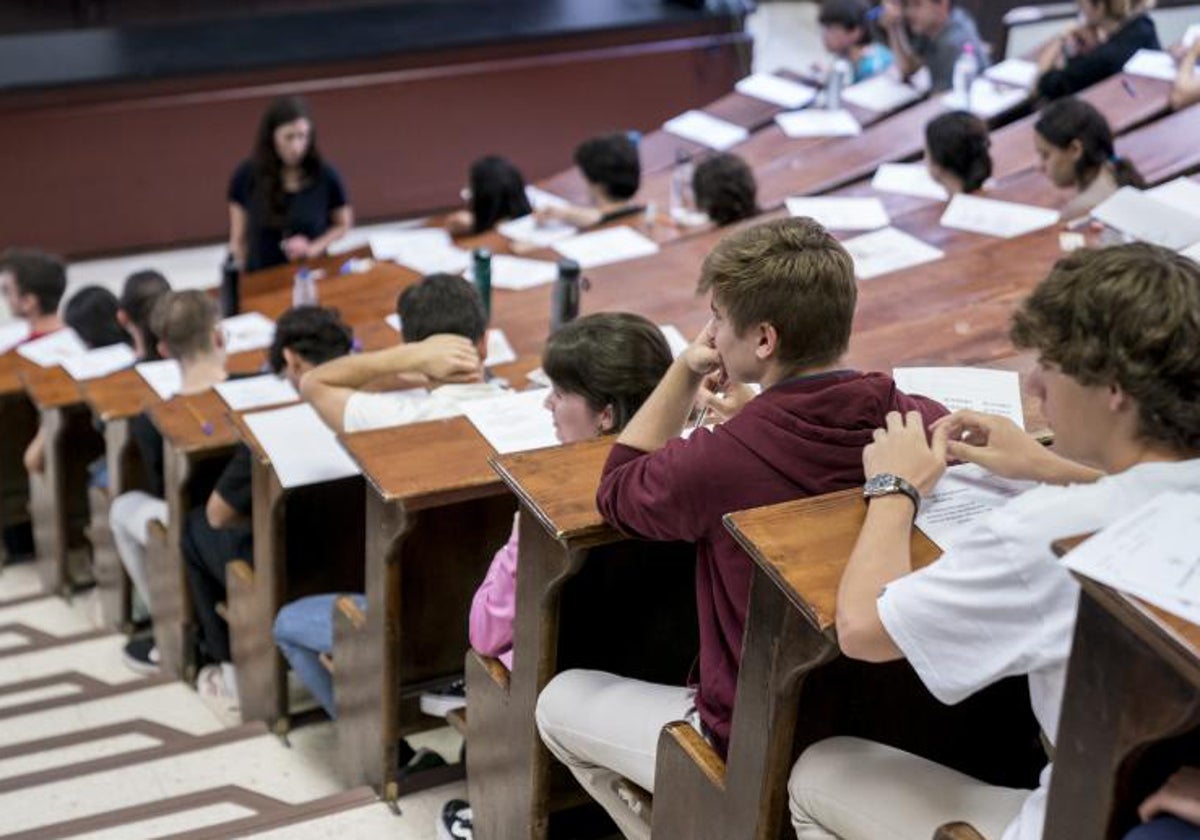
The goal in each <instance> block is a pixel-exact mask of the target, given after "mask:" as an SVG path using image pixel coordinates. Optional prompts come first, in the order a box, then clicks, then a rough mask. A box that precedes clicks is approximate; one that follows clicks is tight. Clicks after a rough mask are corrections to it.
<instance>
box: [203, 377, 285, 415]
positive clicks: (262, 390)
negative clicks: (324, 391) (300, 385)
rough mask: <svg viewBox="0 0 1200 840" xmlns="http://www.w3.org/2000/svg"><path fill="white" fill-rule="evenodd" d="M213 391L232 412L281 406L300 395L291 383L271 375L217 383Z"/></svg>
mask: <svg viewBox="0 0 1200 840" xmlns="http://www.w3.org/2000/svg"><path fill="white" fill-rule="evenodd" d="M213 389H214V390H215V391H216V392H217V393H218V394H220V395H221V399H223V400H225V404H226V405H227V406H229V407H230V408H231V409H232V410H234V411H249V410H251V409H253V408H265V407H266V406H269V405H283V404H284V403H293V402H296V401H297V400H298V399H300V395H299V394H297V393H296V389H295V388H293V387H292V383H291V382H288V381H287V380H286V379H284V378H283V377H282V376H276V375H275V374H273V373H264V374H263V375H262V376H251V377H248V378H246V379H230V380H227V381H225V382H218V383H217V384H216V385H214V386H213Z"/></svg>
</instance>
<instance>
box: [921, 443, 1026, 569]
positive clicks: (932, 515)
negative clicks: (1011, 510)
mask: <svg viewBox="0 0 1200 840" xmlns="http://www.w3.org/2000/svg"><path fill="white" fill-rule="evenodd" d="M1036 486H1037V484H1036V482H1033V481H1013V480H1011V479H1007V478H1000V477H999V476H997V475H993V474H991V473H990V472H988V471H987V470H985V469H984V468H983V467H979V466H976V465H975V464H958V465H956V466H953V467H950V468H949V469H947V470H946V472H945V474H944V475H943V476H942V478H941V480H940V481H939V482H938V483H937V486H936V487H934V488H933V492H932V493H930V494H929V495H928V496H926V497H925V498H924V499H922V500H921V510H920V512H919V513H918V514H917V523H916V524H917V527H918V528H920V529H921V530H922V531H923V532H924V533H925V536H927V537H929V539H931V540H933V541H934V542H935V543H937V545H938V547H939V548H941V549H942V551H949V550H950V549H952V548H954V546H955V545H956V544H957V543H959V542H961V541H962V539H963V538H964V537H965V536H967V535H968V534H969V533H970V532H971V529H972V527H973V526H974V525H975V523H976V522H978V521H979V520H980V519H982V518H983V517H984V516H987V515H988V514H989V513H991V512H992V511H994V510H996V509H997V508H1002V507H1004V506H1005V505H1006V504H1008V502H1009V501H1010V500H1011V499H1013V498H1014V497H1016V496H1019V495H1021V494H1022V493H1024V492H1025V491H1026V490H1029V489H1031V488H1033V487H1036Z"/></svg>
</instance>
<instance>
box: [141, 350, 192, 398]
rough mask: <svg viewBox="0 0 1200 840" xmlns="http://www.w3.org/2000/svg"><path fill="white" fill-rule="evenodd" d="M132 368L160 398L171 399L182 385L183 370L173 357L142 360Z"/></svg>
mask: <svg viewBox="0 0 1200 840" xmlns="http://www.w3.org/2000/svg"><path fill="white" fill-rule="evenodd" d="M134 370H136V371H137V372H138V375H139V376H141V377H142V379H144V380H146V384H147V385H149V386H150V387H151V388H153V389H154V393H156V394H158V398H159V399H160V400H164V401H165V400H169V399H171V398H172V397H173V396H175V395H176V394H178V393H179V390H180V389H181V388H182V387H183V371H182V370H180V368H179V362H177V361H175V360H174V359H159V360H158V361H154V362H142V363H140V364H138V365H135V366H134Z"/></svg>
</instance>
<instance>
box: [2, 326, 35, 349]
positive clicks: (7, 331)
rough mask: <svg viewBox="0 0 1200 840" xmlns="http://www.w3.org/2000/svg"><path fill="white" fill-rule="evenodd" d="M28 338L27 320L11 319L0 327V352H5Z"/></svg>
mask: <svg viewBox="0 0 1200 840" xmlns="http://www.w3.org/2000/svg"><path fill="white" fill-rule="evenodd" d="M27 338H29V322H28V321H25V320H19V321H13V322H12V323H11V324H5V325H4V326H2V327H0V353H7V352H8V351H9V350H11V349H13V348H14V347H16V346H17V345H18V344H20V343H21V342H22V341H24V340H25V339H27Z"/></svg>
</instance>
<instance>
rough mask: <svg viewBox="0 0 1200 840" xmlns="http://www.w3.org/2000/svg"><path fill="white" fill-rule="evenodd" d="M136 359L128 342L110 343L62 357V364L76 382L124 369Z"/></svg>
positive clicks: (97, 377)
mask: <svg viewBox="0 0 1200 840" xmlns="http://www.w3.org/2000/svg"><path fill="white" fill-rule="evenodd" d="M136 361H137V357H136V356H134V355H133V348H132V347H130V346H129V345H128V344H110V345H109V346H108V347H97V348H96V349H95V350H88V351H87V352H86V353H84V354H83V355H81V356H71V357H70V358H67V359H63V363H62V366H63V369H64V370H65V371H66V372H67V373H69V374H70V375H71V378H72V379H74V380H75V381H76V382H84V381H86V380H88V379H99V378H100V377H102V376H108V375H109V374H110V373H116V372H117V371H119V370H124V369H125V368H127V367H129V366H130V365H132V364H133V363H134V362H136Z"/></svg>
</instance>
